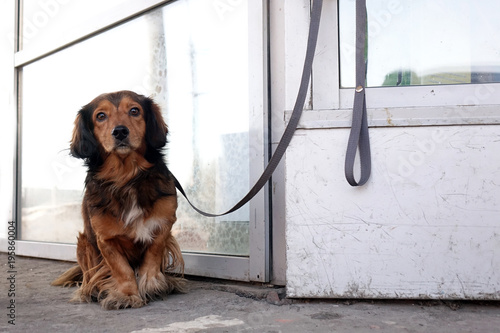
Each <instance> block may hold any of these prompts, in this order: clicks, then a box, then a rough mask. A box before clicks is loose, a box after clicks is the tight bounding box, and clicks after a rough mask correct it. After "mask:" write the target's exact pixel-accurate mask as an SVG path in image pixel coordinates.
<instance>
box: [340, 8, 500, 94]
mask: <svg viewBox="0 0 500 333" xmlns="http://www.w3.org/2000/svg"><path fill="white" fill-rule="evenodd" d="M367 10H368V72H367V84H368V86H372V87H376V86H406V85H436V84H466V83H486V82H500V35H498V34H497V33H496V31H498V30H499V29H500V20H499V17H498V15H499V14H498V13H500V2H498V1H493V0H485V1H473V0H421V1H411V0H368V1H367ZM354 15H355V1H352V0H340V1H339V24H340V59H341V86H342V87H353V86H354V81H355V80H354V75H355V74H354V72H355V69H354V63H355V46H354V45H355V42H354V41H355V20H354V17H355V16H354Z"/></svg>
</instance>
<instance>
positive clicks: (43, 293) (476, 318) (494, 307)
mask: <svg viewBox="0 0 500 333" xmlns="http://www.w3.org/2000/svg"><path fill="white" fill-rule="evenodd" d="M0 260H2V261H1V263H2V265H1V267H2V270H1V272H0V279H1V281H2V290H1V291H0V292H1V294H0V304H1V308H2V309H3V310H2V311H3V312H4V314H3V315H2V316H1V318H2V319H1V321H0V331H1V332H71V333H77V332H141V333H143V332H181V333H192V332H292V333H293V332H447V333H448V332H474V333H476V332H479V333H481V332H485V333H486V332H488V333H489V332H497V330H498V327H500V304H499V303H498V302H481V303H469V302H441V301H421V300H419V301H369V300H366V301H354V300H294V299H286V298H283V297H284V289H283V288H276V287H274V286H266V285H252V284H242V283H233V282H228V281H220V280H206V279H200V278H192V279H190V281H189V287H190V291H189V293H187V294H174V295H170V296H169V297H168V298H167V299H166V300H163V301H156V302H151V303H149V304H148V305H146V306H145V307H143V308H140V309H125V310H114V311H106V310H103V309H101V307H100V306H99V305H98V304H95V303H93V304H87V303H69V299H70V298H71V295H72V293H73V291H74V288H59V287H52V286H50V281H51V280H53V279H54V278H55V277H57V276H58V275H59V274H60V273H61V272H63V271H64V270H65V269H67V268H68V267H70V266H72V265H73V263H66V262H58V261H50V260H43V259H34V258H23V257H17V258H16V267H15V268H16V274H15V280H14V287H15V296H13V297H11V296H9V295H8V294H9V291H8V289H9V288H11V281H9V277H10V274H9V273H8V271H9V268H8V267H7V256H6V255H5V254H0ZM12 300H14V301H15V303H14V304H15V309H14V315H15V325H12V324H9V323H8V321H9V320H11V319H9V313H11V309H9V308H8V307H9V306H10V304H11V301H12Z"/></svg>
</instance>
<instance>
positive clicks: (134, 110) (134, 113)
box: [128, 108, 141, 117]
mask: <svg viewBox="0 0 500 333" xmlns="http://www.w3.org/2000/svg"><path fill="white" fill-rule="evenodd" d="M140 113H141V112H140V111H139V109H138V108H132V109H130V111H129V112H128V114H129V115H131V116H132V117H137V116H138V115H139V114H140Z"/></svg>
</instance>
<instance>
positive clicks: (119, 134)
mask: <svg viewBox="0 0 500 333" xmlns="http://www.w3.org/2000/svg"><path fill="white" fill-rule="evenodd" d="M128 133H129V130H128V128H127V127H126V126H123V125H120V126H116V127H115V128H114V129H113V132H111V135H113V136H114V137H115V139H117V140H120V141H121V140H123V139H125V138H127V136H128Z"/></svg>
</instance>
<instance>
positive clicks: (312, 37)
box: [172, 0, 323, 217]
mask: <svg viewBox="0 0 500 333" xmlns="http://www.w3.org/2000/svg"><path fill="white" fill-rule="evenodd" d="M322 6H323V0H313V5H312V9H311V21H310V24H309V36H308V39H307V49H306V58H305V60H304V69H303V71H302V79H301V81H300V87H299V92H298V94H297V99H296V101H295V105H294V107H293V112H292V115H291V116H290V121H289V122H288V125H287V127H286V129H285V131H284V133H283V136H282V137H281V140H280V142H279V143H278V146H277V147H276V151H275V152H274V154H273V156H272V157H271V159H270V160H269V163H268V165H267V167H266V168H265V170H264V172H263V173H262V175H261V176H260V178H259V179H258V180H257V182H256V183H255V185H254V186H253V187H252V188H251V189H250V191H249V192H248V193H247V195H245V197H243V199H241V200H240V201H239V202H238V203H237V204H236V205H235V206H234V207H233V208H231V209H230V210H228V211H227V212H225V213H222V214H211V213H206V212H204V211H202V210H201V209H199V208H197V207H196V206H194V205H193V204H192V203H191V201H189V198H188V197H187V195H186V193H185V191H184V189H183V188H182V186H181V184H180V183H179V181H178V180H177V179H176V178H175V177H174V175H172V178H173V180H174V183H175V187H177V189H178V190H179V192H181V194H182V195H183V196H184V197H185V198H186V200H187V201H188V203H189V204H190V205H191V207H193V209H194V210H196V211H197V212H198V213H200V214H201V215H204V216H207V217H217V216H222V215H226V214H229V213H232V212H234V211H235V210H238V209H239V208H241V207H242V206H243V205H244V204H246V203H247V202H248V201H250V199H252V198H253V197H254V196H255V195H256V194H257V193H258V192H259V191H260V190H261V189H262V187H264V185H265V184H266V183H267V182H268V181H269V179H270V178H271V175H272V174H273V172H274V170H275V169H276V167H277V166H278V164H279V162H280V160H281V158H282V157H283V155H284V154H285V151H286V148H287V147H288V145H289V143H290V141H292V137H293V133H294V132H295V129H296V128H297V125H298V124H299V120H300V116H301V115H302V110H303V108H304V104H305V101H306V96H307V88H308V86H309V80H310V77H311V71H312V64H313V60H314V52H315V50H316V42H317V40H318V31H319V22H320V19H321V8H322Z"/></svg>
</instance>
